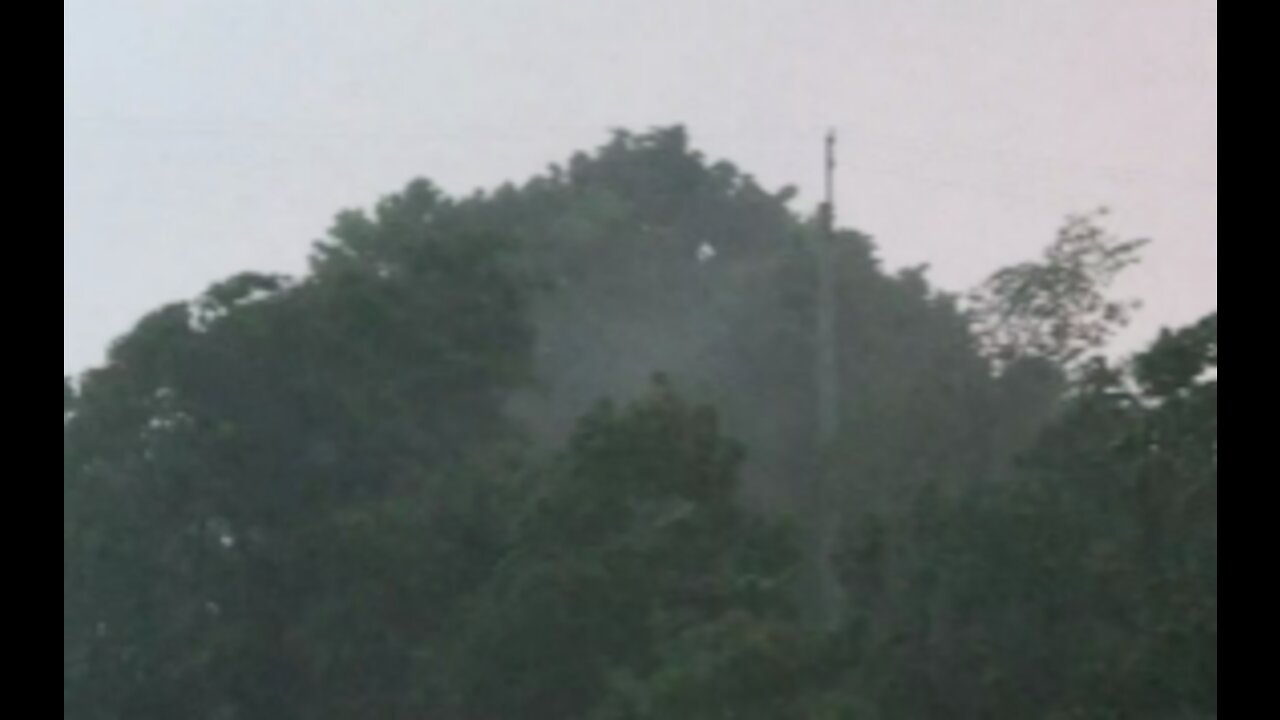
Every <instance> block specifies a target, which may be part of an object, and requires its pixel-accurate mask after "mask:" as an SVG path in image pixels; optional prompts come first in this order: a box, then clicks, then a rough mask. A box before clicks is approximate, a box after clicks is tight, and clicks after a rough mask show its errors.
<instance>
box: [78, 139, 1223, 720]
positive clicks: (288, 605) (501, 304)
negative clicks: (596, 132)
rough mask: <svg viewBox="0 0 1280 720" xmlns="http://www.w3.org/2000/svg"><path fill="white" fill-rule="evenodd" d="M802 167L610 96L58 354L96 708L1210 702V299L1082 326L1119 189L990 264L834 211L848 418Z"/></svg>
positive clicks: (174, 713)
mask: <svg viewBox="0 0 1280 720" xmlns="http://www.w3.org/2000/svg"><path fill="white" fill-rule="evenodd" d="M793 197H794V191H792V190H790V189H783V190H781V191H776V192H774V191H769V190H766V189H764V188H762V187H761V186H760V185H759V184H758V183H757V182H756V181H755V180H754V179H752V178H751V177H750V176H749V175H746V174H743V173H742V172H741V171H739V170H738V169H737V168H735V167H734V166H732V165H730V164H728V163H725V162H719V163H712V162H709V161H708V160H707V159H706V158H704V156H702V155H701V154H700V153H698V152H696V151H695V150H693V149H692V148H691V147H690V144H689V139H688V137H687V135H686V133H685V131H684V130H683V129H682V128H668V129H661V130H657V131H654V132H651V133H648V134H643V135H632V134H628V133H624V132H619V133H617V134H615V136H614V137H613V138H612V139H611V140H610V141H609V142H608V143H607V144H606V145H605V146H604V147H602V148H600V149H599V150H597V151H596V152H594V153H590V154H585V153H583V154H578V155H576V156H574V157H573V158H572V159H570V160H569V162H568V163H567V164H566V165H565V166H555V167H552V168H550V169H549V170H548V171H547V173H546V174H544V175H542V176H540V177H537V178H535V179H533V180H530V181H528V182H527V183H524V184H522V185H519V186H516V185H509V186H506V187H503V188H500V189H498V190H496V191H494V192H491V193H480V194H476V195H475V196H472V197H468V198H461V199H458V198H450V197H448V196H446V195H445V194H444V193H442V192H441V191H440V190H438V189H437V188H435V187H434V186H433V185H431V184H430V183H428V182H426V181H416V182H414V183H411V184H410V185H408V186H407V187H406V188H405V189H404V190H403V191H401V192H399V193H397V194H395V195H392V196H389V197H388V198H386V199H384V200H383V201H382V202H380V203H378V204H377V206H376V207H375V208H374V209H373V210H372V211H371V212H367V213H366V212H346V213H343V214H341V215H339V216H338V218H337V221H336V222H335V224H334V226H333V228H332V230H331V231H330V233H329V234H328V236H327V237H326V238H325V239H324V240H322V241H321V242H319V243H317V245H316V249H315V252H314V254H313V257H312V266H311V269H310V272H309V273H307V275H306V276H305V277H302V278H284V277H275V276H266V275H258V274H244V275H241V276H238V277H234V278H231V279H229V280H227V281H225V282H223V283H220V284H218V285H216V286H214V287H213V288H210V289H209V290H208V291H207V292H205V293H204V294H203V295H202V296H200V297H199V298H197V299H196V300H194V301H191V302H184V303H178V304H174V305H171V306H168V307H165V308H162V309H160V310H158V311H156V312H155V313H152V314H151V315H149V316H148V317H146V318H144V319H143V320H142V321H141V322H140V323H139V324H138V325H137V327H136V328H135V329H134V330H133V331H132V332H131V333H129V334H128V335H127V336H126V337H124V338H122V339H121V340H120V341H119V342H118V343H117V344H116V345H115V346H114V348H113V349H112V351H111V353H110V356H109V359H108V362H107V363H106V364H105V365H104V366H103V367H101V368H98V369H95V370H92V371H91V372H89V373H87V374H85V375H84V376H82V377H78V378H69V379H64V383H63V575H64V578H63V582H64V591H63V601H64V609H63V621H64V651H63V657H64V671H63V673H64V674H63V678H64V681H63V694H64V700H63V705H64V717H67V718H76V719H81V718H83V719H86V720H89V719H92V720H109V719H112V720H114V719H120V720H123V719H126V718H127V719H129V720H135V719H136V720H147V719H150V718H155V719H157V720H159V719H170V718H207V719H209V720H213V719H215V718H216V719H220V720H229V719H233V718H235V719H257V718H263V719H266V718H270V719H272V720H276V719H283V720H287V719H289V718H299V719H305V720H313V719H318V720H325V719H332V720H346V719H353V720H354V719H356V718H371V717H377V718H388V719H391V720H394V719H396V718H405V719H409V718H415V719H416V718H424V717H430V718H436V719H439V720H451V719H452V720H494V719H495V718H528V719H530V720H566V719H568V720H571V719H573V718H582V719H583V720H648V719H651V718H652V719H654V720H656V719H658V718H664V719H670V720H685V719H687V720H710V719H712V718H727V717H733V718H748V719H750V718H760V719H761V720H764V719H766V718H769V719H774V718H780V719H782V720H787V719H788V718H795V719H796V720H824V719H825V720H837V719H844V720H866V719H870V718H921V719H922V720H928V719H929V718H940V719H941V718H948V719H951V718H958V719H960V720H965V719H966V718H973V719H975V720H977V719H978V718H991V717H1011V718H1013V717H1027V718H1045V719H1046V720H1049V719H1057V718H1075V717H1081V718H1084V717H1087V718H1106V717H1115V718H1126V719H1128V718H1138V719H1145V718H1151V720H1157V719H1159V720H1163V718H1168V717H1210V716H1213V715H1214V714H1215V713H1216V706H1217V432H1218V430H1217V382H1218V378H1217V318H1216V315H1215V316H1213V317H1211V318H1208V319H1206V320H1204V321H1203V322H1201V323H1199V324H1197V325H1195V326H1193V327H1190V328H1186V329H1182V330H1178V331H1170V332H1167V333H1166V334H1164V335H1163V336H1162V337H1160V338H1159V339H1158V340H1157V341H1156V342H1155V344H1154V345H1153V346H1152V347H1151V348H1150V349H1149V350H1148V351H1147V352H1145V353H1143V354H1141V355H1140V356H1138V357H1137V358H1135V359H1134V360H1133V361H1132V362H1123V363H1114V362H1113V363H1108V362H1104V361H1101V360H1092V359H1091V358H1092V357H1093V356H1094V355H1096V354H1097V353H1098V351H1100V349H1101V348H1102V347H1103V343H1104V341H1105V340H1106V338H1107V337H1108V334H1109V333H1110V332H1111V330H1112V329H1114V328H1115V327H1117V326H1118V324H1120V323H1122V322H1123V321H1124V320H1125V319H1126V317H1127V313H1128V312H1129V310H1130V307H1129V306H1128V305H1127V304H1124V303H1118V302H1116V301H1114V300H1111V299H1110V298H1109V297H1108V296H1107V295H1106V290H1107V287H1108V285H1109V284H1110V282H1111V280H1113V279H1114V277H1115V275H1116V274H1117V273H1118V272H1120V271H1121V270H1122V269H1123V268H1124V267H1125V266H1127V265H1129V264H1131V263H1132V262H1133V261H1134V260H1135V259H1136V252H1137V250H1138V248H1139V246H1138V245H1137V244H1133V243H1120V242H1119V241H1115V240H1114V239H1112V238H1110V236H1109V235H1107V234H1106V233H1105V231H1103V230H1102V229H1101V228H1100V226H1099V225H1098V224H1097V221H1096V220H1094V219H1076V220H1072V221H1070V222H1069V223H1068V225H1067V227H1066V228H1065V229H1064V231H1063V233H1062V235H1061V236H1060V237H1059V238H1058V240H1057V242H1056V243H1054V244H1053V245H1052V246H1051V247H1050V249H1049V251H1048V252H1047V254H1046V256H1045V258H1044V259H1043V260H1042V261H1040V262H1037V263H1029V264H1026V265H1022V266H1018V267H1014V268H1010V269H1007V270H1004V271H1001V272H999V273H997V274H996V275H994V276H993V279H992V281H991V282H990V283H988V284H987V285H985V286H984V287H983V288H981V289H980V290H979V291H978V292H977V293H975V294H974V295H973V296H972V297H971V299H970V302H968V303H967V304H963V303H961V302H960V301H959V300H957V299H956V298H954V297H952V296H950V295H947V294H945V293H940V292H938V291H937V290H935V289H933V288H932V287H930V285H929V283H928V281H927V280H926V278H925V277H924V273H923V271H920V270H911V271H905V272H901V273H897V274H890V273H888V272H886V271H885V269H884V268H883V267H882V266H881V264H880V263H879V261H878V260H877V259H876V255H875V248H874V246H873V244H872V243H871V241H870V240H869V239H868V238H867V237H866V236H865V235H863V234H861V233H859V232H857V231H854V230H848V229H844V230H840V231H838V232H837V233H836V234H835V237H834V238H832V239H831V240H830V242H832V247H831V248H830V250H831V252H830V253H829V256H830V258H831V262H832V267H831V268H830V270H831V277H833V278H834V300H835V308H834V313H835V314H834V316H835V318H836V331H837V332H836V336H837V338H838V345H837V347H836V354H837V356H838V358H839V364H838V367H837V371H838V374H839V381H840V382H839V388H840V391H839V398H838V400H839V402H838V406H839V408H840V423H839V427H838V429H837V432H836V434H835V437H834V438H833V439H829V440H828V441H826V442H822V441H820V440H819V438H818V437H817V435H818V433H817V427H816V422H815V418H816V415H817V395H816V393H817V388H818V385H817V383H816V382H815V380H814V372H815V367H816V362H815V357H816V355H817V352H818V348H817V344H818V335H817V333H816V320H815V318H816V316H817V310H818V308H817V303H818V302H819V298H818V293H817V291H816V286H817V272H816V271H817V268H816V266H815V264H814V257H815V254H814V253H813V252H812V249H813V243H816V242H822V241H823V239H822V235H821V233H819V232H818V231H817V230H818V228H817V223H816V219H815V218H808V217H804V216H801V215H800V214H798V213H797V212H796V211H795V210H794V209H792V208H791V206H790V202H791V200H792V199H793ZM610 399H612V400H610ZM815 479H818V480H820V482H821V483H822V486H823V487H824V488H825V489H826V491H825V492H824V493H823V495H822V498H821V500H822V508H821V511H822V512H823V513H824V515H825V514H828V513H829V515H830V517H831V518H834V520H835V522H836V524H837V526H838V528H837V529H838V532H837V533H834V534H832V535H830V536H825V535H824V536H823V537H815V536H814V534H813V533H812V532H807V530H808V529H810V528H812V527H813V526H814V524H815V522H816V520H815V517H814V513H815V512H817V510H815V506H814V505H813V504H812V502H811V501H812V499H813V495H812V494H811V491H812V488H813V487H814V482H815ZM815 566H817V567H825V568H827V569H828V570H829V571H830V572H831V573H832V576H833V577H834V578H838V580H839V582H840V589H841V592H840V597H839V598H838V599H837V602H838V603H839V606H840V607H839V609H840V613H839V617H838V618H837V619H838V620H839V621H840V622H839V623H838V624H837V625H836V626H835V627H826V626H821V627H819V626H815V625H814V624H813V623H811V622H808V621H807V620H806V619H807V618H808V614H807V613H806V607H807V605H809V604H810V603H811V602H812V601H813V596H814V593H815V592H819V589H818V588H816V587H815V586H814V585H813V583H812V578H811V576H810V575H808V574H807V573H806V571H805V568H806V567H809V568H812V567H815Z"/></svg>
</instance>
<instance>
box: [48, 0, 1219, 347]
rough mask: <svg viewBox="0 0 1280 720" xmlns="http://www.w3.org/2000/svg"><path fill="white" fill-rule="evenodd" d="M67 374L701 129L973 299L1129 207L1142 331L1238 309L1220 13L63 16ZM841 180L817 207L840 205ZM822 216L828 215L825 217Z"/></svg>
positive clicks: (279, 7)
mask: <svg viewBox="0 0 1280 720" xmlns="http://www.w3.org/2000/svg"><path fill="white" fill-rule="evenodd" d="M64 11H65V14H64V50H63V53H64V70H63V266H62V267H63V353H62V364H63V370H64V372H66V371H68V370H77V369H82V368H84V367H86V366H88V365H91V364H95V363H97V362H99V361H100V360H101V357H102V353H103V351H104V349H105V347H106V345H107V343H108V342H109V341H110V340H111V339H113V338H114V337H116V336H118V335H119V334H121V333H122V332H124V331H126V330H127V329H128V328H129V327H130V326H131V325H132V323H133V322H134V321H135V320H136V319H137V318H138V316H140V315H141V314H142V313H144V312H146V311H147V310H149V309H151V308H153V307H155V306H156V305H158V304H160V303H163V302H167V301H170V300H175V299H179V298H187V297H191V296H193V295H195V294H197V293H199V292H200V291H201V290H203V289H204V287H205V286H206V285H208V284H209V283H210V282H211V281H213V280H216V279H218V278H220V277H222V276H225V275H227V274H230V273H233V272H237V271H240V270H246V269H256V270H284V271H295V270H300V269H301V268H302V267H303V261H304V259H305V257H306V254H307V251H308V247H309V245H310V243H311V242H312V241H313V240H315V239H316V238H318V237H319V236H320V235H321V234H322V233H323V231H324V230H325V229H326V228H327V227H328V224H329V220H330V219H331V217H332V216H333V214H334V213H335V212H336V211H337V210H339V209H341V208H346V207H353V206H365V205H368V204H369V203H371V202H372V201H374V200H376V199H377V198H378V197H380V196H381V195H384V194H386V193H388V192H392V191H394V190H397V189H399V188H400V187H401V186H402V185H403V183H404V182H405V181H407V180H408V179H410V178H412V177H415V176H426V177H429V178H431V179H433V180H435V181H436V182H437V183H439V184H440V185H442V186H443V187H445V188H446V189H447V190H450V191H452V192H456V193H466V192H469V191H470V190H472V189H474V188H477V187H490V186H494V185H496V184H499V183H500V182H502V181H504V180H508V179H513V180H519V179H524V178H526V177H528V176H530V175H532V174H535V173H537V172H540V171H541V170H543V169H544V168H545V167H546V166H547V165H548V164H549V163H551V162H554V161H559V160H563V159H564V158H565V157H567V156H568V155H569V154H570V153H571V152H572V151H575V150H579V149H587V148H593V147H595V146H597V145H599V144H600V143H602V142H603V141H604V140H606V139H607V130H608V129H609V128H612V127H627V128H630V129H635V130H643V129H645V128H647V127H650V126H654V125H666V124H673V123H683V124H685V125H687V126H688V127H689V129H690V132H691V133H692V135H693V139H694V142H695V144H697V145H698V146H699V147H700V148H701V149H703V150H705V151H706V152H707V153H708V154H709V155H711V156H713V157H723V158H727V159H730V160H732V161H734V162H735V163H737V164H738V165H739V166H740V167H742V168H743V169H745V170H747V171H749V172H752V173H754V174H755V175H756V176H757V177H758V178H760V180H761V181H762V182H764V183H765V184H766V185H770V186H780V185H785V184H797V185H799V186H800V187H802V188H804V189H805V190H808V191H812V190H815V189H816V188H817V187H818V184H819V181H820V173H821V162H820V157H819V154H820V152H821V135H822V132H823V130H824V129H825V128H826V127H827V126H835V127H837V128H839V130H840V131H841V135H842V147H841V154H842V168H841V177H840V183H841V185H840V198H839V200H840V203H841V215H842V219H843V221H844V222H845V223H846V224H851V225H854V226H856V227H858V228H860V229H862V230H865V231H867V232H869V233H871V234H873V235H874V236H876V238H877V239H878V242H879V245H880V248H881V251H882V255H883V256H884V257H885V258H886V260H887V261H888V262H889V263H890V264H891V265H892V266H902V265H913V264H919V263H924V262H928V263H930V264H931V265H932V266H933V272H932V277H933V278H934V280H935V281H936V282H937V283H938V284H940V285H941V286H943V287H945V288H948V289H962V288H966V287H969V286H971V285H973V284H974V283H976V282H978V281H979V280H980V279H981V278H983V277H984V276H985V275H986V274H987V273H989V272H990V271H992V270H994V269H995V268H997V267H998V266H1000V265H1002V264H1006V263H1009V262H1013V261H1017V260H1020V259H1023V258H1027V257H1030V256H1032V255H1034V254H1035V253H1036V252H1037V251H1038V250H1039V249H1040V248H1041V247H1042V246H1043V245H1045V244H1047V243H1048V242H1049V241H1050V240H1052V238H1053V232H1054V230H1055V229H1056V228H1057V227H1058V225H1059V224H1060V221H1061V220H1062V218H1063V217H1064V216H1065V215H1066V214H1068V213H1071V212H1075V211H1083V210H1088V209H1090V208H1093V207H1096V206H1099V205H1103V204H1105V205H1109V206H1111V207H1113V208H1114V209H1115V210H1116V213H1117V214H1116V216H1115V217H1114V218H1113V223H1112V226H1113V227H1114V228H1115V229H1116V230H1117V231H1119V232H1121V233H1122V234H1125V235H1128V236H1141V237H1150V238H1153V239H1154V240H1155V241H1156V244H1155V245H1154V246H1153V247H1152V248H1151V249H1150V251H1149V254H1148V258H1149V259H1148V262H1147V264H1146V265H1145V266H1144V267H1143V268H1142V269H1140V270H1137V271H1135V272H1134V274H1133V276H1132V277H1131V278H1130V281H1129V283H1128V284H1127V287H1126V289H1127V290H1128V291H1129V292H1131V293H1134V294H1137V295H1140V296H1141V297H1143V298H1144V299H1145V300H1146V301H1147V303H1148V309H1147V310H1146V311H1145V312H1144V314H1143V316H1142V321H1141V323H1140V325H1139V326H1138V327H1137V328H1135V332H1134V336H1135V337H1137V336H1139V335H1149V334H1151V333H1152V332H1154V330H1155V329H1156V328H1157V327H1158V326H1159V325H1161V324H1166V323H1179V322H1183V321H1187V320H1191V319H1193V318H1195V317H1197V316H1198V315H1200V314H1201V313H1203V312H1204V311H1206V310H1208V309H1210V308H1213V307H1216V305H1217V293H1218V290H1217V288H1218V231H1217V215H1218V185H1217V183H1218V169H1217V166H1218V141H1217V133H1218V111H1217V103H1218V80H1217V76H1218V48H1217V34H1218V10H1217V2H1216V1H1215V0H785V1H784V0H64ZM813 199H814V196H813V194H812V193H809V194H806V195H803V196H802V197H801V200H800V202H801V203H803V204H810V203H812V202H813ZM803 206H804V205H801V206H800V207H803Z"/></svg>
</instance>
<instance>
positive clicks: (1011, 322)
mask: <svg viewBox="0 0 1280 720" xmlns="http://www.w3.org/2000/svg"><path fill="white" fill-rule="evenodd" d="M1105 214H1106V212H1105V211H1102V212H1099V213H1097V214H1095V215H1092V216H1090V215H1083V216H1073V217H1071V218H1069V219H1068V221H1067V224H1066V226H1065V227H1063V228H1062V230H1061V231H1060V232H1059V234H1058V239H1057V242H1055V243H1054V244H1053V245H1051V246H1050V247H1049V249H1048V250H1047V251H1046V252H1045V255H1044V257H1043V258H1042V259H1041V260H1040V261H1039V262H1031V263H1024V264H1022V265H1017V266H1014V267H1010V268H1006V269H1004V270H1001V271H1000V272H997V273H996V274H994V275H992V276H991V278H990V279H989V280H988V281H987V282H986V284H985V285H983V286H982V287H981V288H979V289H978V290H977V291H976V292H974V293H973V294H972V295H971V297H970V299H969V300H970V304H971V307H972V310H971V314H972V316H973V318H974V322H975V326H976V329H977V332H978V336H979V338H980V339H981V340H982V343H983V347H984V350H985V351H986V353H987V354H988V355H989V356H990V357H992V358H993V359H995V360H996V361H997V362H999V363H1001V364H1007V363H1010V362H1013V361H1015V360H1017V359H1019V358H1027V357H1032V358H1044V359H1048V360H1052V361H1053V362H1056V363H1059V364H1060V365H1062V366H1063V367H1067V368H1074V367H1076V366H1078V365H1079V364H1080V363H1081V362H1083V361H1086V360H1088V358H1089V356H1090V355H1091V354H1093V353H1095V352H1096V351H1098V350H1099V349H1101V348H1102V347H1104V346H1105V345H1106V342H1107V341H1108V340H1109V339H1110V338H1111V336H1112V335H1113V334H1114V333H1115V331H1116V330H1117V329H1120V328H1123V327H1124V326H1125V325H1127V324H1128V322H1129V319H1130V317H1131V315H1132V313H1133V311H1134V310H1135V309H1137V307H1138V304H1137V303H1135V302H1132V301H1128V302H1126V301H1114V300H1111V299H1110V298H1109V297H1108V296H1107V291H1108V290H1109V289H1110V287H1111V285H1112V284H1113V283H1114V282H1115V280H1116V278H1117V277H1119V275H1120V274H1121V273H1122V272H1124V270H1126V269H1127V268H1129V267H1131V266H1132V265H1134V264H1135V263H1137V262H1138V253H1139V251H1140V250H1141V249H1142V247H1143V246H1144V245H1145V244H1146V242H1145V241H1140V240H1139V241H1121V240H1119V239H1117V238H1115V237H1112V236H1111V235H1109V234H1108V233H1107V232H1106V230H1105V229H1103V228H1102V227H1101V225H1100V224H1099V218H1100V217H1101V216H1103V215H1105Z"/></svg>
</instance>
